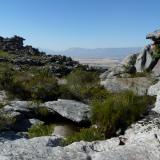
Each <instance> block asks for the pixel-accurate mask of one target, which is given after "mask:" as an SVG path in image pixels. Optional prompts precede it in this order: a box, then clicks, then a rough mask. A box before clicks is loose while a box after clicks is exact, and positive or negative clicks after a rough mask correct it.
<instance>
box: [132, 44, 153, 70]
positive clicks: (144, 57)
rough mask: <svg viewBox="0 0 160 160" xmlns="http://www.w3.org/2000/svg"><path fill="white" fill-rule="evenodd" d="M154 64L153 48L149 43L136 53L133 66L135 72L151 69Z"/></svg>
mask: <svg viewBox="0 0 160 160" xmlns="http://www.w3.org/2000/svg"><path fill="white" fill-rule="evenodd" d="M155 65H156V60H155V59H154V57H153V49H152V47H151V45H148V46H146V47H145V48H144V49H143V51H142V52H141V53H140V54H139V55H138V57H137V60H136V63H135V67H136V71H137V72H143V71H151V70H152V69H153V67H154V66H155Z"/></svg>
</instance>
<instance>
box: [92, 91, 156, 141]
mask: <svg viewBox="0 0 160 160" xmlns="http://www.w3.org/2000/svg"><path fill="white" fill-rule="evenodd" d="M153 101H154V98H152V97H149V96H141V97H138V96H136V95H134V94H133V93H132V92H130V91H126V92H123V93H117V94H110V95H108V97H107V98H106V99H104V100H103V101H98V100H97V101H94V102H93V103H92V123H93V124H96V125H97V126H98V127H99V128H101V129H102V130H103V132H104V133H105V137H106V138H110V137H112V136H115V135H116V131H117V130H121V133H123V132H124V131H125V129H126V128H127V127H128V126H129V125H130V124H132V123H133V122H135V121H136V120H138V119H139V118H141V117H142V116H143V115H144V114H145V113H146V112H147V110H148V106H149V105H150V104H151V103H153Z"/></svg>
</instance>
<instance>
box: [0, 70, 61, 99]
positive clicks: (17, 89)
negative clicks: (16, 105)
mask: <svg viewBox="0 0 160 160" xmlns="http://www.w3.org/2000/svg"><path fill="white" fill-rule="evenodd" d="M0 83H1V85H2V86H3V88H4V89H6V90H8V91H9V92H10V93H11V94H13V95H14V96H17V97H18V98H21V99H24V100H37V101H49V100H56V99H57V98H58V95H59V87H58V83H57V80H56V78H55V77H53V76H52V75H50V74H49V73H47V72H46V71H44V72H42V71H41V72H39V73H37V74H36V75H34V74H31V73H30V72H22V71H21V72H11V71H10V70H7V71H6V72H3V73H2V74H1V79H0Z"/></svg>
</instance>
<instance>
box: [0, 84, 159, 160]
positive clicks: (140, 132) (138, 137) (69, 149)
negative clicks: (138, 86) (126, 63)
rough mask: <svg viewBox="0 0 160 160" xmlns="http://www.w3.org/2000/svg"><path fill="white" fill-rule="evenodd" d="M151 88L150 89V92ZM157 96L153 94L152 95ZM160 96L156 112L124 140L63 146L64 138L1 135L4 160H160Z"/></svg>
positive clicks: (141, 121) (121, 138) (132, 128)
mask: <svg viewBox="0 0 160 160" xmlns="http://www.w3.org/2000/svg"><path fill="white" fill-rule="evenodd" d="M151 90H152V87H151V88H150V91H151ZM152 92H154V91H152ZM159 97H160V92H158V95H157V102H156V106H155V108H154V109H153V110H152V111H150V114H149V115H148V116H146V117H145V118H144V119H142V120H140V121H138V122H137V123H135V124H133V125H132V126H131V127H130V128H129V129H127V130H126V132H125V134H124V135H123V136H119V137H115V138H112V139H109V140H105V141H95V142H84V141H81V142H75V143H73V144H71V145H69V146H65V147H63V146H62V143H61V142H62V140H63V138H62V137H59V136H47V137H36V138H32V139H25V138H21V137H20V136H17V135H15V134H14V133H12V132H11V133H8V134H1V135H0V159H2V160H22V159H23V160H31V159H32V160H44V159H46V160H54V159H55V160H70V159H77V160H99V159H101V160H142V159H145V160H152V159H153V160H159V159H160V118H159V117H160V112H159V111H160V98H159Z"/></svg>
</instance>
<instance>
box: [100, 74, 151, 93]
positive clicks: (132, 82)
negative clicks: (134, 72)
mask: <svg viewBox="0 0 160 160" xmlns="http://www.w3.org/2000/svg"><path fill="white" fill-rule="evenodd" d="M101 84H102V85H103V86H104V87H105V88H106V89H107V90H109V91H111V92H121V91H124V90H131V91H133V92H134V93H136V94H138V95H146V94H147V91H148V88H149V87H150V86H151V85H152V80H151V79H149V78H146V77H135V78H117V77H114V78H110V79H109V78H108V79H106V80H105V81H101Z"/></svg>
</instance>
